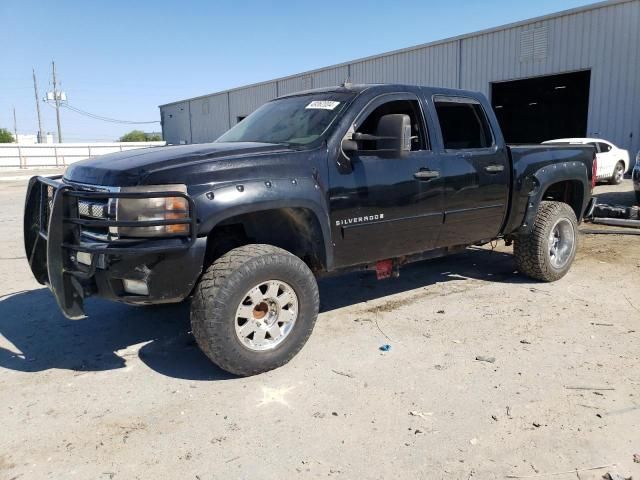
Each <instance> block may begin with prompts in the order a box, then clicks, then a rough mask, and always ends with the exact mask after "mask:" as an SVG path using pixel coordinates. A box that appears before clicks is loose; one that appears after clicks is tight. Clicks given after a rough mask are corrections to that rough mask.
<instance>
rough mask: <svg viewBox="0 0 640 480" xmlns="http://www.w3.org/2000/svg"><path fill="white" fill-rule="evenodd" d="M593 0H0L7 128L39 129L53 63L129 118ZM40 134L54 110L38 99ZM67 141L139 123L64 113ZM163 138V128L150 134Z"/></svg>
mask: <svg viewBox="0 0 640 480" xmlns="http://www.w3.org/2000/svg"><path fill="white" fill-rule="evenodd" d="M588 3H592V2H585V1H579V0H537V1H535V2H531V1H514V0H494V1H484V2H480V1H477V0H450V1H447V2H444V1H442V0H439V1H427V0H378V1H376V2H371V3H370V4H367V3H365V2H354V3H350V2H344V1H335V0H324V1H321V2H305V1H280V2H278V1H271V2H266V1H262V2H261V1H254V0H245V1H241V2H240V1H235V2H234V1H225V0H219V1H205V0H198V1H196V0H193V1H189V0H183V1H180V2H178V1H165V0H155V1H148V2H144V1H137V2H133V1H131V0H127V1H123V0H109V1H101V2H98V1H86V0H84V1H83V0H77V1H72V0H66V1H65V0H61V1H59V2H53V3H52V2H45V1H32V0H0V45H2V46H3V48H2V52H3V54H2V56H3V58H2V62H1V65H0V127H5V128H9V129H11V130H13V117H12V115H13V114H12V106H13V105H15V107H16V111H17V118H18V132H19V133H35V131H36V130H37V119H36V113H35V100H34V94H33V87H32V79H31V68H32V67H33V68H35V70H36V75H37V76H38V83H39V88H40V94H41V96H43V95H44V93H45V92H46V90H47V89H48V88H50V79H51V60H52V59H55V61H56V66H57V70H58V77H59V80H60V81H61V82H62V89H63V90H64V91H65V92H66V93H67V95H68V98H69V103H70V104H71V105H73V106H75V107H78V108H81V109H83V110H86V111H89V112H92V113H95V114H98V115H102V116H107V117H111V118H118V119H125V120H136V121H146V120H159V111H158V105H161V104H163V103H167V102H171V101H175V100H180V99H183V98H187V97H192V96H197V95H203V94H206V93H211V92H215V91H218V90H224V89H227V88H232V87H237V86H241V85H245V84H249V83H255V82H259V81H263V80H269V79H271V78H274V77H279V76H285V75H290V74H294V73H298V72H302V71H305V70H310V69H314V68H318V67H323V66H326V65H330V64H335V63H340V62H344V61H347V60H352V59H355V58H360V57H365V56H369V55H373V54H377V53H382V52H385V51H389V50H394V49H398V48H404V47H408V46H411V45H416V44H420V43H426V42H429V41H433V40H438V39H442V38H446V37H451V36H455V35H459V34H463V33H469V32H472V31H476V30H481V29H484V28H490V27H494V26H498V25H502V24H505V23H510V22H513V21H517V20H524V19H527V18H530V17H533V16H538V15H544V14H547V13H552V12H556V11H560V10H565V9H568V8H574V7H577V6H581V5H586V4H588ZM41 111H42V113H43V123H44V129H45V130H47V131H55V127H56V124H55V111H54V109H53V108H51V107H50V106H48V105H45V104H42V103H41ZM61 115H62V134H63V137H64V140H65V141H69V142H71V141H88V140H115V139H117V138H118V137H119V136H120V135H121V134H123V133H125V132H126V131H128V130H130V129H131V128H132V127H130V126H127V125H116V124H110V123H105V122H102V121H97V120H92V119H89V118H86V117H83V116H80V115H78V114H76V113H74V112H71V111H69V110H64V109H63V110H62V114H61ZM144 129H145V130H159V129H160V126H159V124H155V125H149V126H145V127H144Z"/></svg>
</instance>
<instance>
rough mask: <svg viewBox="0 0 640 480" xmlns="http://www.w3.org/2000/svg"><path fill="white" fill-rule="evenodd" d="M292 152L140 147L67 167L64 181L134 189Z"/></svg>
mask: <svg viewBox="0 0 640 480" xmlns="http://www.w3.org/2000/svg"><path fill="white" fill-rule="evenodd" d="M289 150H290V149H289V148H287V147H285V146H283V145H277V144H272V143H257V142H233V143H205V144H197V145H180V146H167V147H151V148H140V149H135V150H129V151H126V152H117V153H110V154H107V155H101V156H99V157H95V158H90V159H87V160H82V161H80V162H76V163H73V164H72V165H70V166H69V167H68V168H67V171H66V172H65V174H64V178H65V180H69V181H72V182H78V183H85V184H90V185H105V186H119V187H124V186H133V185H140V184H144V183H145V178H147V177H148V176H149V175H151V174H153V173H156V172H159V171H162V170H168V171H170V170H173V169H176V168H178V169H181V168H183V167H189V166H191V165H194V164H198V163H205V162H206V163H210V162H217V161H220V160H235V159H238V160H242V159H245V158H248V157H253V156H256V155H263V154H269V153H276V152H280V151H281V152H286V151H289ZM176 180H177V179H176Z"/></svg>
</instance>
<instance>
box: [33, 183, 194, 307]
mask: <svg viewBox="0 0 640 480" xmlns="http://www.w3.org/2000/svg"><path fill="white" fill-rule="evenodd" d="M61 178H62V177H61V176H57V177H33V178H31V180H30V181H29V186H28V189H27V197H26V204H25V211H24V243H25V251H26V255H27V259H28V260H29V266H30V267H31V271H32V272H33V275H34V276H35V278H36V280H38V282H40V283H41V284H43V285H48V287H49V288H50V289H51V291H52V292H53V294H54V296H55V298H56V301H57V302H58V305H59V306H60V309H61V310H62V312H63V313H64V315H65V316H66V317H67V318H70V319H73V320H77V319H82V318H85V314H84V298H85V297H86V296H87V295H88V294H89V293H90V292H89V291H88V290H87V288H86V284H87V281H89V280H90V279H91V278H92V277H93V275H94V274H95V271H96V268H97V262H98V259H99V257H100V254H108V255H141V254H149V253H167V252H175V251H180V250H186V249H188V248H190V247H191V246H192V245H193V243H194V242H195V241H196V237H197V220H196V214H195V204H194V202H193V199H192V198H191V197H190V196H189V195H187V194H186V193H184V192H172V191H167V192H110V191H95V190H94V191H91V190H85V189H84V188H80V187H78V186H77V185H73V184H68V183H64V182H62V181H61ZM50 188H51V189H53V196H52V198H51V197H50V196H49V189H50ZM164 197H183V198H185V199H186V200H187V202H188V204H189V215H190V217H189V218H184V219H175V220H144V221H142V220H141V221H118V220H114V219H109V218H104V219H86V218H81V217H80V214H79V211H78V200H79V199H86V200H105V199H106V200H108V199H110V198H116V199H117V198H138V199H139V198H164ZM176 224H189V228H190V230H189V236H188V237H173V238H171V237H169V238H158V239H117V240H110V241H104V242H102V241H94V240H89V239H83V236H82V227H83V226H84V227H102V228H107V229H108V227H152V226H161V225H176ZM77 252H86V253H90V254H92V255H91V265H83V264H80V263H78V262H77V261H75V259H76V255H77Z"/></svg>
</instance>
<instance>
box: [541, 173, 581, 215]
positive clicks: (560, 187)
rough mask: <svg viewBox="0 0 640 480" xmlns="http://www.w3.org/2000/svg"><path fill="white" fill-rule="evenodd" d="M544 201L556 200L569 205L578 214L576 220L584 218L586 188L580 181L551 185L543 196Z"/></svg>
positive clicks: (567, 181)
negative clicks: (583, 206) (583, 205)
mask: <svg viewBox="0 0 640 480" xmlns="http://www.w3.org/2000/svg"><path fill="white" fill-rule="evenodd" d="M542 200H554V201H556V202H564V203H566V204H568V205H569V206H570V207H571V208H572V209H573V211H574V212H575V214H576V218H577V219H578V220H580V218H582V213H583V212H582V202H583V200H584V188H583V186H582V183H580V182H579V181H578V180H565V181H563V182H558V183H554V184H552V185H550V186H549V187H548V188H547V189H546V190H545V192H544V195H542Z"/></svg>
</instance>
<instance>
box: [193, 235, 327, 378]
mask: <svg viewBox="0 0 640 480" xmlns="http://www.w3.org/2000/svg"><path fill="white" fill-rule="evenodd" d="M318 308H319V295H318V285H317V283H316V280H315V277H314V275H313V273H312V272H311V270H309V267H308V266H307V265H306V264H305V263H304V262H303V261H302V260H300V259H299V258H298V257H296V256H295V255H292V254H291V253H289V252H287V251H286V250H283V249H281V248H277V247H274V246H271V245H259V244H252V245H245V246H242V247H239V248H235V249H233V250H231V251H229V252H228V253H226V254H224V255H223V256H221V257H220V258H218V259H217V260H216V261H215V262H213V264H211V266H210V267H209V268H208V269H207V270H206V271H205V273H204V274H203V276H202V279H201V280H200V283H199V284H198V286H197V287H196V291H195V295H194V297H193V300H192V303H191V328H192V330H193V335H194V337H195V339H196V342H197V343H198V346H199V347H200V349H201V350H202V351H203V352H204V353H205V355H207V357H209V359H210V360H211V361H213V362H214V363H215V364H216V365H218V366H219V367H220V368H222V369H223V370H226V371H228V372H231V373H234V374H236V375H241V376H248V375H256V374H258V373H262V372H266V371H268V370H272V369H274V368H277V367H280V366H281V365H284V364H285V363H287V362H288V361H289V360H291V359H292V358H293V357H294V356H295V355H296V354H297V353H298V352H299V351H300V349H301V348H302V347H303V346H304V344H305V343H306V342H307V339H308V338H309V336H310V335H311V332H312V330H313V326H314V324H315V321H316V317H317V316H318Z"/></svg>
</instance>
